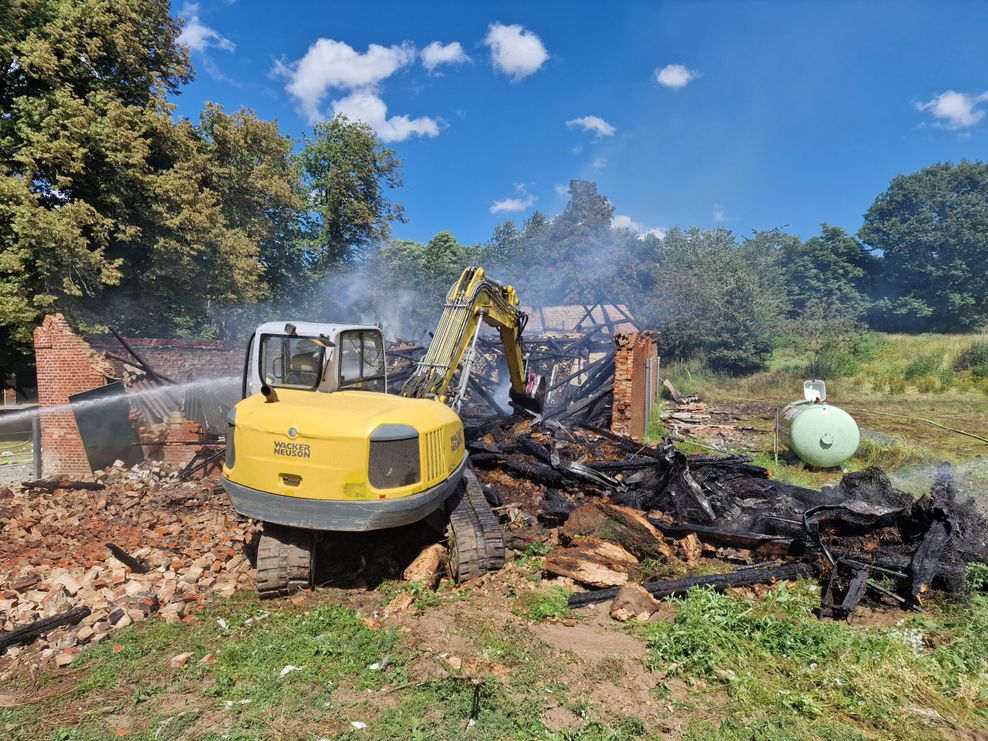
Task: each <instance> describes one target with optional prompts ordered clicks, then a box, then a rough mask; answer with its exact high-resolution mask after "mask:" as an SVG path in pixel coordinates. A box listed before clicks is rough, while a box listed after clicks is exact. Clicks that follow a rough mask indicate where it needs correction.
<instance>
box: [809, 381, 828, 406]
mask: <svg viewBox="0 0 988 741" xmlns="http://www.w3.org/2000/svg"><path fill="white" fill-rule="evenodd" d="M803 398H804V399H806V400H807V401H810V402H818V401H826V400H827V384H826V383H824V382H823V381H803Z"/></svg>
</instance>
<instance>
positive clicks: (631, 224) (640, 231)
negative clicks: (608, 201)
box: [611, 214, 666, 239]
mask: <svg viewBox="0 0 988 741" xmlns="http://www.w3.org/2000/svg"><path fill="white" fill-rule="evenodd" d="M611 228H612V229H628V230H630V231H633V232H634V233H635V234H637V235H638V238H639V239H644V238H645V237H647V236H649V235H651V236H653V237H658V238H659V239H662V238H663V237H665V235H666V230H665V229H662V228H661V227H654V228H652V229H645V228H643V227H642V225H641V223H640V222H638V221H635V220H634V219H632V218H631V217H630V216H626V215H625V214H615V215H614V216H613V217H612V218H611Z"/></svg>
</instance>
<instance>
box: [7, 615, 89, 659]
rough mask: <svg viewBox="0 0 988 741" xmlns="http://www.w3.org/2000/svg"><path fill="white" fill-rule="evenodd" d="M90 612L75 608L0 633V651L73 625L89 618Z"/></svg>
mask: <svg viewBox="0 0 988 741" xmlns="http://www.w3.org/2000/svg"><path fill="white" fill-rule="evenodd" d="M91 612H92V610H90V609H89V608H88V607H75V608H73V609H71V610H67V611H66V612H61V613H59V614H58V615H52V616H51V617H49V618H42V619H41V620H35V621H34V622H33V623H28V624H27V625H22V626H21V627H20V628H17V629H16V630H11V631H9V632H7V633H0V651H5V650H6V649H7V648H8V647H9V646H15V645H17V644H19V643H27V642H28V641H33V640H34V639H35V638H39V637H40V636H43V635H44V634H45V633H48V632H49V631H52V630H54V629H55V628H60V627H62V626H63V625H75V624H76V623H78V622H81V621H82V620H84V619H85V618H87V617H89V614H90V613H91Z"/></svg>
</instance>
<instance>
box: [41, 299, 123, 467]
mask: <svg viewBox="0 0 988 741" xmlns="http://www.w3.org/2000/svg"><path fill="white" fill-rule="evenodd" d="M34 352H35V356H36V361H37V369H38V403H39V404H40V405H41V406H42V407H60V406H64V405H67V404H68V403H69V396H71V395H73V394H78V393H80V392H82V391H89V390H90V389H93V388H97V387H98V386H102V385H104V384H105V383H106V379H107V376H112V375H113V368H112V367H111V366H110V364H109V363H108V362H107V361H106V358H104V357H103V356H102V355H100V354H98V353H96V352H94V351H93V349H92V348H91V347H90V346H89V345H88V344H87V343H86V341H85V340H83V339H82V338H81V337H79V336H78V335H77V334H76V333H75V332H73V331H72V328H71V327H70V326H69V323H68V322H66V321H65V317H63V316H62V315H61V314H55V315H54V316H51V315H50V316H46V317H45V320H44V322H42V324H41V326H40V327H38V328H37V329H35V330H34ZM41 449H42V451H43V461H44V466H45V473H46V474H47V473H56V472H57V473H79V472H87V473H88V472H89V462H88V460H87V459H86V449H85V448H84V447H83V445H82V438H81V437H79V428H78V427H76V424H75V417H74V416H73V415H72V412H71V410H68V409H66V410H65V411H59V412H50V413H46V414H44V415H42V417H41Z"/></svg>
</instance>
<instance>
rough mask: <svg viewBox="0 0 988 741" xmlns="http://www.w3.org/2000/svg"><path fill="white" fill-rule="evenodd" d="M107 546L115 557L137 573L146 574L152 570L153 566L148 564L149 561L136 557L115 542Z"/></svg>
mask: <svg viewBox="0 0 988 741" xmlns="http://www.w3.org/2000/svg"><path fill="white" fill-rule="evenodd" d="M106 547H107V548H109V549H110V553H112V554H113V557H114V558H115V559H117V560H118V561H119V562H120V563H122V564H123V565H124V566H126V567H127V568H128V569H130V570H131V571H133V572H134V573H135V574H146V573H147V572H148V571H150V570H151V567H150V566H148V565H147V562H145V561H143V560H141V559H140V558H134V557H133V556H131V555H130V554H129V553H127V551H125V550H124V549H123V548H121V547H120V546H118V545H116V544H114V543H107V544H106Z"/></svg>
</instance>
